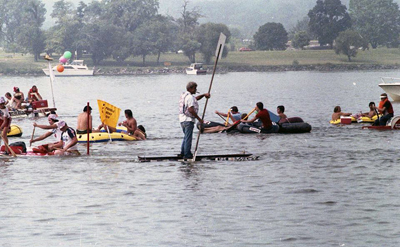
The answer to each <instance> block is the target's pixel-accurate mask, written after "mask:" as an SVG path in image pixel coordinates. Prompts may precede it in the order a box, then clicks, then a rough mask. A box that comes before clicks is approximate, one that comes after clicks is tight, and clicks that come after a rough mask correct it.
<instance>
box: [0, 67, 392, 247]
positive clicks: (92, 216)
mask: <svg viewBox="0 0 400 247" xmlns="http://www.w3.org/2000/svg"><path fill="white" fill-rule="evenodd" d="M381 76H389V77H398V76H399V72H398V71H380V72H376V71H375V72H365V71H363V72H340V73H338V72H336V73H320V72H286V73H228V74H222V75H217V76H216V77H215V80H214V85H213V88H212V98H211V99H210V100H209V103H208V107H207V112H206V119H207V120H212V121H220V122H221V121H222V120H221V119H220V118H219V117H218V116H216V115H215V114H214V111H215V110H219V111H227V110H228V109H229V107H230V106H232V105H237V106H238V107H239V109H240V110H241V111H242V112H248V111H250V110H251V109H252V108H253V107H254V105H255V103H256V102H258V101H262V102H264V105H265V106H266V107H267V108H268V109H271V110H272V111H275V110H276V106H277V105H281V104H282V105H285V107H286V109H287V110H286V113H287V115H288V116H289V117H291V116H299V117H302V118H303V119H304V120H305V121H306V122H308V123H310V124H311V125H312V126H313V130H312V132H311V133H307V134H289V135H282V134H271V135H240V134H231V135H227V134H204V135H201V139H200V148H199V152H200V153H222V154H223V153H237V152H242V151H246V152H250V153H253V154H255V155H258V156H260V160H258V161H248V162H232V161H226V162H222V161H218V162H211V161H208V162H196V163H195V164H191V165H188V164H184V163H179V162H154V163H138V162H137V156H138V155H162V154H176V153H179V151H180V150H179V149H180V144H181V138H182V133H181V129H180V126H179V123H178V120H177V112H178V101H179V96H180V93H181V92H183V91H184V90H185V85H186V83H187V82H188V81H189V80H195V81H196V82H197V83H198V84H199V86H198V90H199V91H200V92H201V93H205V92H207V90H208V86H209V81H210V78H211V76H210V75H206V76H194V77H193V76H187V75H149V76H121V77H102V76H95V77H91V78H58V80H57V81H56V82H55V85H54V94H55V101H56V106H57V108H58V109H59V110H58V114H59V115H60V118H61V119H63V120H65V121H66V122H67V123H68V124H69V125H70V126H72V127H75V126H76V117H77V115H78V114H79V113H80V112H81V111H82V108H83V107H84V106H85V105H86V102H88V101H89V102H90V103H91V105H92V107H93V108H94V110H93V115H94V122H95V124H99V123H100V121H99V118H98V116H99V115H98V108H97V102H96V100H97V99H102V100H105V101H108V102H110V103H112V104H114V105H116V106H119V107H120V108H121V109H122V110H124V109H132V110H133V114H134V116H135V117H136V119H137V121H138V123H139V124H143V125H144V126H145V127H146V129H147V132H148V135H149V140H147V141H144V142H112V143H96V144H93V145H92V146H91V155H90V156H86V155H82V156H81V157H74V158H71V157H62V158H56V157H42V158H35V157H18V158H15V159H4V158H3V159H1V160H0V182H1V186H0V191H1V193H0V205H1V208H0V209H1V210H0V246H58V245H61V246H93V245H98V246H399V245H400V210H399V206H400V199H399V194H400V183H399V179H398V174H400V168H399V165H398V163H399V155H398V150H399V149H400V142H399V141H398V140H399V137H400V131H385V132H381V131H369V130H361V125H357V124H353V125H350V126H342V127H340V126H331V125H330V124H329V119H330V116H331V114H332V111H333V108H334V106H336V105H340V106H341V107H342V110H343V111H345V112H358V111H360V110H362V111H367V110H368V103H369V102H370V101H375V102H376V103H378V101H379V94H380V93H382V92H383V91H382V90H381V89H380V88H379V87H378V83H379V79H380V77H381ZM0 83H1V85H2V87H1V88H2V92H0V93H1V94H2V95H3V94H4V93H5V92H6V91H7V90H9V91H11V90H12V88H13V87H14V86H18V87H20V89H21V90H23V92H25V93H26V92H27V91H28V89H29V88H30V87H31V86H32V85H33V84H36V85H37V86H38V88H39V91H40V93H41V94H42V96H44V97H46V98H47V99H48V100H49V104H50V105H52V103H51V90H50V82H49V79H48V78H47V77H36V78H27V77H1V78H0ZM204 102H205V101H204V100H202V101H200V108H201V111H202V110H203V108H204ZM394 109H395V113H396V112H400V104H397V103H395V104H394ZM122 119H123V118H122V116H121V120H122ZM34 121H37V122H38V123H43V124H45V123H47V121H46V119H45V118H38V119H22V120H18V119H14V120H13V123H15V124H18V125H19V126H21V127H22V128H23V130H24V134H23V136H22V137H21V138H14V139H11V142H13V141H25V143H29V139H30V136H31V134H32V130H33V128H32V123H33V122H34ZM43 133H45V131H44V130H40V129H37V130H36V132H35V136H38V135H41V134H43ZM196 136H197V131H196ZM49 141H53V140H49ZM79 149H80V151H81V152H82V153H85V146H84V145H82V144H80V146H79Z"/></svg>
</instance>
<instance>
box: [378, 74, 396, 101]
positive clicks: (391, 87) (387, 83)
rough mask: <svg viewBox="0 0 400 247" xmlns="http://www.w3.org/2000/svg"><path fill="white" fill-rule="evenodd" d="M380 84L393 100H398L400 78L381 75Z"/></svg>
mask: <svg viewBox="0 0 400 247" xmlns="http://www.w3.org/2000/svg"><path fill="white" fill-rule="evenodd" d="M381 81H382V82H381V83H379V85H378V86H380V87H381V88H382V89H383V90H384V91H385V92H386V93H387V94H389V96H390V97H391V98H392V99H393V100H394V101H400V78H391V77H382V78H381Z"/></svg>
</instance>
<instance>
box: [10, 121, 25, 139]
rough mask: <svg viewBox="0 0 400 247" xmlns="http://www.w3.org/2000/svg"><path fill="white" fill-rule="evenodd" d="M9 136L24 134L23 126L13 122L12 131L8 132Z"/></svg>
mask: <svg viewBox="0 0 400 247" xmlns="http://www.w3.org/2000/svg"><path fill="white" fill-rule="evenodd" d="M7 136H8V137H14V136H16V137H19V136H22V128H21V127H19V126H18V125H16V124H11V125H10V131H9V132H8V133H7Z"/></svg>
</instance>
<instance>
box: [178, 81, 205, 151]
mask: <svg viewBox="0 0 400 247" xmlns="http://www.w3.org/2000/svg"><path fill="white" fill-rule="evenodd" d="M186 90H187V91H186V92H184V93H182V95H181V98H180V100H179V122H180V124H181V127H182V130H183V134H184V137H183V141H182V145H181V153H180V156H182V157H183V158H184V159H192V158H193V154H192V152H191V148H192V136H193V128H194V122H195V121H196V119H197V120H198V121H199V122H200V123H201V124H202V123H203V120H202V119H201V118H200V117H199V115H197V112H198V111H199V103H197V101H198V100H200V99H202V98H203V97H206V98H210V94H209V93H205V94H201V95H198V96H196V97H194V96H193V94H195V93H196V92H197V83H196V82H192V81H191V82H189V83H188V84H187V85H186Z"/></svg>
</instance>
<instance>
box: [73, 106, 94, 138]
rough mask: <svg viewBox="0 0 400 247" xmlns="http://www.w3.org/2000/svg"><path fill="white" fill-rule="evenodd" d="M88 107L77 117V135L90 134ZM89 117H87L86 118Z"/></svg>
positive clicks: (90, 125)
mask: <svg viewBox="0 0 400 247" xmlns="http://www.w3.org/2000/svg"><path fill="white" fill-rule="evenodd" d="M87 108H88V107H87V106H85V107H83V112H82V113H80V114H79V115H78V125H77V127H76V133H77V134H87V133H88V131H89V133H92V131H93V130H92V115H91V113H92V107H90V106H89V114H88V109H87ZM88 115H89V116H88ZM88 118H89V126H88Z"/></svg>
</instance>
